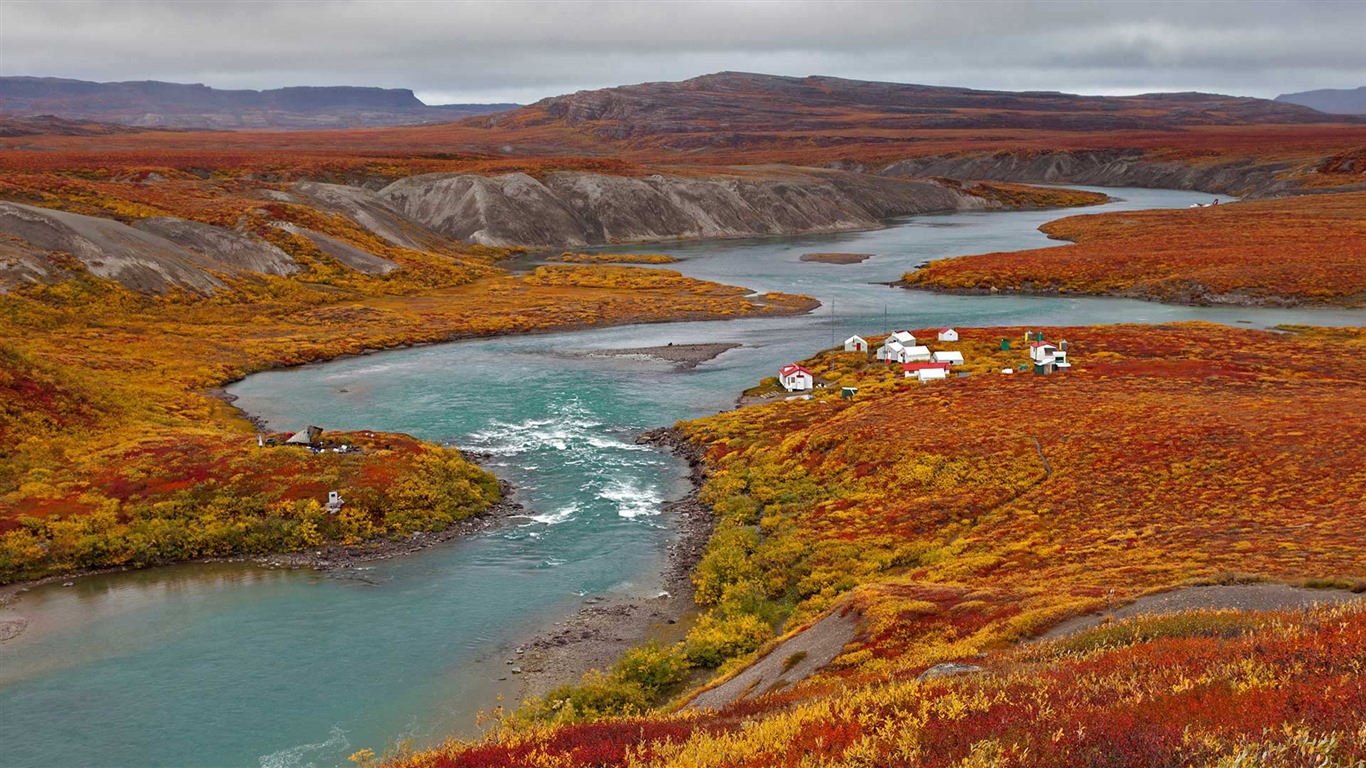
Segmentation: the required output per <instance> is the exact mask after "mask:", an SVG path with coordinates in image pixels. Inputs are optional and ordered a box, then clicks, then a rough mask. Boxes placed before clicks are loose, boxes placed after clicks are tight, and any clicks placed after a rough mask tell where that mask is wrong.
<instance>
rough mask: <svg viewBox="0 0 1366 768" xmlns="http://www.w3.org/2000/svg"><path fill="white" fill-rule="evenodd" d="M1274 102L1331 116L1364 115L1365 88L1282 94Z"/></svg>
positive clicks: (1365, 102)
mask: <svg viewBox="0 0 1366 768" xmlns="http://www.w3.org/2000/svg"><path fill="white" fill-rule="evenodd" d="M1276 101H1279V102H1282V103H1285V104H1299V105H1301V106H1305V107H1310V108H1312V109H1317V110H1318V111H1320V112H1327V113H1329V114H1333V115H1366V86H1362V87H1360V88H1323V89H1321V90H1317V91H1300V92H1299V93H1283V94H1281V95H1280V96H1277V97H1276Z"/></svg>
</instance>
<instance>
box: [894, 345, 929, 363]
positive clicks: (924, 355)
mask: <svg viewBox="0 0 1366 768" xmlns="http://www.w3.org/2000/svg"><path fill="white" fill-rule="evenodd" d="M932 357H933V356H932V355H931V354H930V348H929V347H905V348H903V349H902V350H901V358H900V359H899V360H898V361H897V362H900V363H920V362H927V361H929V360H930V359H931V358H932Z"/></svg>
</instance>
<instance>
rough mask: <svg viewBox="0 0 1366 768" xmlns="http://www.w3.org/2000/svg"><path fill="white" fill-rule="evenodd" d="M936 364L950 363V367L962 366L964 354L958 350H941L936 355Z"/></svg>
mask: <svg viewBox="0 0 1366 768" xmlns="http://www.w3.org/2000/svg"><path fill="white" fill-rule="evenodd" d="M934 361H935V362H936V363H948V364H949V365H962V364H963V353H962V352H958V351H956V350H951V349H950V350H940V351H938V352H935V353H934Z"/></svg>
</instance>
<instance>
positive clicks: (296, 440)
mask: <svg viewBox="0 0 1366 768" xmlns="http://www.w3.org/2000/svg"><path fill="white" fill-rule="evenodd" d="M322 434H323V428H322V427H313V426H310V427H308V428H306V429H304V430H303V431H301V432H295V433H294V434H292V435H290V436H289V439H288V440H286V441H285V445H312V444H314V443H316V442H318V438H319V437H322Z"/></svg>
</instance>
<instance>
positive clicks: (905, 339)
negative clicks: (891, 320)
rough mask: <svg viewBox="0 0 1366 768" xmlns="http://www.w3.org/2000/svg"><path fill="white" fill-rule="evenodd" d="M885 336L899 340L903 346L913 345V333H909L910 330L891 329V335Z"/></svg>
mask: <svg viewBox="0 0 1366 768" xmlns="http://www.w3.org/2000/svg"><path fill="white" fill-rule="evenodd" d="M887 338H888V340H891V339H896V340H897V341H899V342H901V344H902V345H903V346H907V347H914V346H915V334H913V333H911V332H910V331H892V335H891V336H888V337H887Z"/></svg>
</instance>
